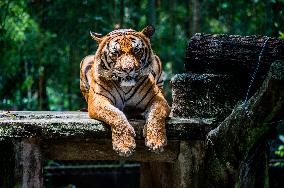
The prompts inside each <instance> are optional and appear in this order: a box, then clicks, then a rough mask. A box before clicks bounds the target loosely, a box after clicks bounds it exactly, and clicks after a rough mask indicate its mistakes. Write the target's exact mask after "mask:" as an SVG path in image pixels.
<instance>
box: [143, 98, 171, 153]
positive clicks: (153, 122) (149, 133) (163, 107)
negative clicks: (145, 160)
mask: <svg viewBox="0 0 284 188" xmlns="http://www.w3.org/2000/svg"><path fill="white" fill-rule="evenodd" d="M147 109H148V114H147V119H146V124H145V126H144V136H145V137H146V138H145V145H146V146H148V147H149V148H150V149H151V150H152V151H157V152H159V151H163V147H164V146H165V145H166V144H167V135H166V127H165V120H166V118H167V117H168V116H169V113H170V108H169V106H168V103H167V101H166V99H165V98H164V96H163V95H162V93H159V94H158V95H156V96H155V97H154V99H153V100H152V101H151V102H150V104H149V106H148V107H147Z"/></svg>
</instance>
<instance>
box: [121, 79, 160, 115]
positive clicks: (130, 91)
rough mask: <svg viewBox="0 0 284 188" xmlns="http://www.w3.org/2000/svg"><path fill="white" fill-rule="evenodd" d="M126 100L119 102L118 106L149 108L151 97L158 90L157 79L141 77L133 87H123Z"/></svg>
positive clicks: (122, 107) (133, 108) (138, 108)
mask: <svg viewBox="0 0 284 188" xmlns="http://www.w3.org/2000/svg"><path fill="white" fill-rule="evenodd" d="M120 89H121V90H122V92H123V93H124V97H123V98H124V100H123V101H121V102H120V103H119V104H118V106H117V107H118V108H120V109H121V110H123V109H131V110H137V111H141V110H142V111H143V110H145V109H146V108H147V106H148V104H149V103H150V101H151V99H152V98H153V96H154V95H156V93H157V92H158V90H157V86H156V84H155V81H154V80H153V78H151V77H144V78H140V79H139V80H138V81H137V84H136V85H135V86H133V87H121V88H120Z"/></svg>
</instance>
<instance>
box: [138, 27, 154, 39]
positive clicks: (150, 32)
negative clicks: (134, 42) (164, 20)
mask: <svg viewBox="0 0 284 188" xmlns="http://www.w3.org/2000/svg"><path fill="white" fill-rule="evenodd" d="M141 32H142V33H143V34H144V35H145V36H146V37H148V38H151V36H152V35H154V33H155V28H154V26H152V25H148V26H147V27H145V28H144V29H142V31H141Z"/></svg>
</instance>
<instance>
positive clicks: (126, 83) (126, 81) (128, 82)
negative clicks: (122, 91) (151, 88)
mask: <svg viewBox="0 0 284 188" xmlns="http://www.w3.org/2000/svg"><path fill="white" fill-rule="evenodd" d="M135 84H136V79H135V78H133V77H130V76H126V77H125V78H122V79H121V81H120V86H122V87H131V86H134V85H135Z"/></svg>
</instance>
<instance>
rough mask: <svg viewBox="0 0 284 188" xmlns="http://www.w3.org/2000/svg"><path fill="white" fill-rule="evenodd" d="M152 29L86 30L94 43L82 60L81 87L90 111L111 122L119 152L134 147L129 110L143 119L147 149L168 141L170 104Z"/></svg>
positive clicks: (158, 148)
mask: <svg viewBox="0 0 284 188" xmlns="http://www.w3.org/2000/svg"><path fill="white" fill-rule="evenodd" d="M154 32H155V28H154V27H153V26H150V25H149V26H147V27H145V28H144V29H142V30H141V31H135V30H133V29H116V30H113V31H111V32H110V33H108V34H106V35H102V34H98V33H95V32H90V35H91V37H92V39H94V40H95V41H96V42H97V43H98V48H97V50H96V53H95V54H94V55H89V56H86V57H85V58H84V59H83V60H82V61H81V63H80V89H81V92H82V94H83V96H84V98H85V100H86V102H87V105H88V115H89V117H90V118H92V119H97V120H100V121H103V122H105V123H106V124H108V125H110V127H111V132H112V147H113V150H114V151H115V152H116V153H118V155H120V156H124V157H129V156H130V155H132V154H133V152H134V151H135V147H136V143H135V131H134V128H133V127H132V126H131V125H130V123H129V121H128V117H129V116H128V114H131V112H132V114H143V115H144V117H145V119H146V123H145V125H144V128H143V136H144V137H145V145H146V146H147V147H148V149H149V150H151V151H153V152H156V153H159V152H162V151H163V150H164V147H165V146H166V145H167V136H166V127H165V120H166V118H167V117H168V116H169V113H170V107H169V105H168V103H167V101H166V99H165V96H164V93H163V83H164V79H163V74H162V63H161V61H160V59H159V57H158V56H157V55H155V53H154V52H153V50H152V48H151V43H150V38H151V37H152V35H153V34H154Z"/></svg>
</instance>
